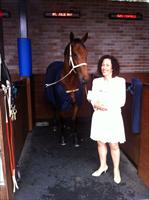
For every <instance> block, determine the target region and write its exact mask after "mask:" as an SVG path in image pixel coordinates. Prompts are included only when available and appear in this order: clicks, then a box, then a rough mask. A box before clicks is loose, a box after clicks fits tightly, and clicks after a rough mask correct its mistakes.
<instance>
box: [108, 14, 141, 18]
mask: <svg viewBox="0 0 149 200" xmlns="http://www.w3.org/2000/svg"><path fill="white" fill-rule="evenodd" d="M109 18H110V19H127V20H142V19H143V15H142V14H140V13H135V14H133V13H110V14H109Z"/></svg>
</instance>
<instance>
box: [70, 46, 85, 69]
mask: <svg viewBox="0 0 149 200" xmlns="http://www.w3.org/2000/svg"><path fill="white" fill-rule="evenodd" d="M69 64H70V65H72V69H73V70H74V69H75V68H77V67H80V66H82V65H87V63H80V64H78V65H74V62H73V58H72V47H71V44H70V46H69Z"/></svg>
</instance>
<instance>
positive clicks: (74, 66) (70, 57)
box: [45, 44, 87, 87]
mask: <svg viewBox="0 0 149 200" xmlns="http://www.w3.org/2000/svg"><path fill="white" fill-rule="evenodd" d="M69 65H72V68H71V70H70V71H69V72H68V73H67V74H66V75H65V76H63V77H62V78H61V79H59V80H58V81H55V82H53V83H47V84H45V86H46V87H49V86H51V85H55V84H57V83H59V82H60V81H62V80H64V79H65V78H66V77H67V76H69V74H71V72H72V71H74V72H75V73H76V71H75V68H77V67H80V66H82V65H87V63H80V64H78V65H74V62H73V58H72V47H71V44H70V46H69Z"/></svg>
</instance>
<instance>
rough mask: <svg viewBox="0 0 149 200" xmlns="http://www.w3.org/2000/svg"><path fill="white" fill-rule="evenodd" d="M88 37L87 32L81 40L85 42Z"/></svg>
mask: <svg viewBox="0 0 149 200" xmlns="http://www.w3.org/2000/svg"><path fill="white" fill-rule="evenodd" d="M87 38H88V33H86V34H85V35H84V36H83V37H82V39H81V42H82V43H84V42H85V41H86V40H87Z"/></svg>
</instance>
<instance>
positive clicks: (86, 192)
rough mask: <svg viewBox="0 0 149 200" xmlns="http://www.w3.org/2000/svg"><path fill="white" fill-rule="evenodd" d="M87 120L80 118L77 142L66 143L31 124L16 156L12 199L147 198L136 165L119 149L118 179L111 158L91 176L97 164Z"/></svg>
mask: <svg viewBox="0 0 149 200" xmlns="http://www.w3.org/2000/svg"><path fill="white" fill-rule="evenodd" d="M89 130H90V122H88V123H87V122H85V123H84V122H82V123H81V125H80V126H79V132H80V134H81V135H82V138H83V140H82V143H81V146H80V147H78V148H75V147H74V146H73V142H72V140H71V137H70V138H68V144H67V145H66V146H60V145H59V144H58V137H57V135H56V134H53V133H52V131H51V130H50V129H49V127H46V126H45V127H44V126H43V127H35V128H34V130H33V132H32V134H29V135H28V137H27V140H26V143H25V146H24V149H23V152H22V156H21V159H20V163H19V164H20V172H21V180H20V181H19V190H17V192H16V193H15V195H14V200H149V188H146V187H145V186H144V184H143V182H142V181H141V180H140V179H139V177H138V175H137V171H136V168H135V167H134V166H133V165H132V163H131V162H130V161H129V160H128V159H127V158H126V156H125V155H124V154H123V153H122V152H121V165H120V168H121V176H122V182H121V183H120V184H119V185H117V184H116V183H114V182H113V173H112V162H111V157H110V155H109V154H108V165H109V169H108V171H107V173H104V174H102V175H101V176H100V177H92V176H91V174H92V172H93V171H94V170H95V169H97V167H98V166H99V161H98V156H97V149H96V143H95V142H94V141H92V140H90V138H89Z"/></svg>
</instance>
